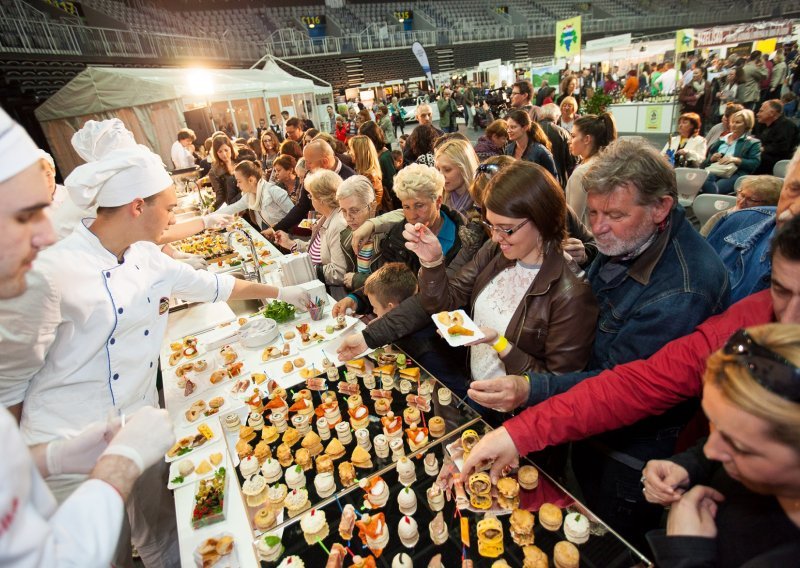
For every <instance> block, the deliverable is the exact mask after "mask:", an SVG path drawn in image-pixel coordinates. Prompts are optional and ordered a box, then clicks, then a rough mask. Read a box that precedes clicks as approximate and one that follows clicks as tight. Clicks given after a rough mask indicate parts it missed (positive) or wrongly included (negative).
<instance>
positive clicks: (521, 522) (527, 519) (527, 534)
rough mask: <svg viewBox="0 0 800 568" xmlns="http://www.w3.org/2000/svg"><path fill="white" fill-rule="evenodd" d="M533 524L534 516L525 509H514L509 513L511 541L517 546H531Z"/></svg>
mask: <svg viewBox="0 0 800 568" xmlns="http://www.w3.org/2000/svg"><path fill="white" fill-rule="evenodd" d="M533 522H534V516H533V513H531V512H530V511H526V510H525V509H514V510H513V511H512V513H511V517H510V520H509V525H510V526H511V530H510V531H509V532H511V539H512V540H513V541H514V543H516V544H517V545H518V546H528V545H529V544H533V540H534V536H533Z"/></svg>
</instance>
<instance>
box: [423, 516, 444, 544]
mask: <svg viewBox="0 0 800 568" xmlns="http://www.w3.org/2000/svg"><path fill="white" fill-rule="evenodd" d="M428 531H430V533H431V540H432V541H433V544H436V545H439V544H444V543H445V542H447V537H448V536H449V535H448V533H447V525H446V524H445V522H444V515H443V514H442V512H441V511H439V512H438V513H436V516H435V517H434V518H433V520H432V521H431V522H430V523H428Z"/></svg>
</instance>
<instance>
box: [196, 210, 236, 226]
mask: <svg viewBox="0 0 800 568" xmlns="http://www.w3.org/2000/svg"><path fill="white" fill-rule="evenodd" d="M201 219H203V226H205V228H206V229H217V228H219V227H224V226H225V225H230V224H231V223H233V221H234V219H236V217H234V216H233V215H228V214H227V213H209V214H208V215H203V216H202V217H201Z"/></svg>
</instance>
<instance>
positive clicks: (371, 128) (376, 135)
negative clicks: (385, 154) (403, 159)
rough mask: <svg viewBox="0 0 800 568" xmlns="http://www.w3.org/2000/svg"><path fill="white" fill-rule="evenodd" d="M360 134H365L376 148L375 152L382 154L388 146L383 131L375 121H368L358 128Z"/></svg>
mask: <svg viewBox="0 0 800 568" xmlns="http://www.w3.org/2000/svg"><path fill="white" fill-rule="evenodd" d="M358 133H359V134H363V135H364V136H366V137H367V138H369V139H370V140H372V144H373V145H374V146H375V150H376V151H377V152H378V153H379V154H380V153H381V151H382V150H383V148H384V146H386V137H385V136H384V135H383V129H382V128H381V127H380V126H378V123H377V122H375V121H374V120H368V121H367V122H365V123H364V124H362V125H361V126H359V127H358Z"/></svg>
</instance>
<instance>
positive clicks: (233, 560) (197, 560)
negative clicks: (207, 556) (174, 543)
mask: <svg viewBox="0 0 800 568" xmlns="http://www.w3.org/2000/svg"><path fill="white" fill-rule="evenodd" d="M212 526H213V525H212ZM223 536H230V537H234V535H233V534H231V533H229V532H223V533H219V534H215V535H213V536H212V537H210V538H216V539H219V538H222V537H223ZM207 540H208V538H203V539H199V540H198V541H197V544H195V546H194V552H193V553H192V558H193V559H194V564H195V566H198V567H202V566H203V558H202V556H201V555H200V552H199V549H200V546H201V545H202V544H203V543H204V542H206V541H207ZM238 547H239V543H238V542H236V540H234V541H233V550H231V553H230V554H226V555H225V556H222V557H221V558H220V559H219V560H218V561H217V563H216V564H214V568H239V567H240V566H241V564H239V555H238V554H236V549H237V548H238Z"/></svg>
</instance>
